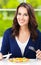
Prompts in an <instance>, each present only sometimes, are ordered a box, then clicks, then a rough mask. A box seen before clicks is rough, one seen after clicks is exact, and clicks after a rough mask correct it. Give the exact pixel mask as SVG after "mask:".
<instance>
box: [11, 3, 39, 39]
mask: <svg viewBox="0 0 41 65" xmlns="http://www.w3.org/2000/svg"><path fill="white" fill-rule="evenodd" d="M19 7H25V8H26V9H27V12H28V15H29V23H28V28H29V30H30V33H31V38H32V39H33V40H35V39H36V38H37V36H38V34H37V32H36V30H37V27H38V24H37V22H36V18H35V13H34V10H33V7H32V6H31V5H30V4H29V3H24V2H23V3H21V4H20V5H19V6H18V7H17V10H16V14H15V17H14V20H13V26H12V36H13V37H15V36H18V35H19V29H20V26H19V24H18V22H17V14H18V9H19Z"/></svg>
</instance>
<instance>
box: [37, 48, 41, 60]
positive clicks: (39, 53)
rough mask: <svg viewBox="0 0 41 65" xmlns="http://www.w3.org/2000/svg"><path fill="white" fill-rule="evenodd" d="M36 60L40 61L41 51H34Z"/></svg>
mask: <svg viewBox="0 0 41 65" xmlns="http://www.w3.org/2000/svg"><path fill="white" fill-rule="evenodd" d="M36 58H37V59H40V60H41V51H40V50H39V49H38V50H37V51H36Z"/></svg>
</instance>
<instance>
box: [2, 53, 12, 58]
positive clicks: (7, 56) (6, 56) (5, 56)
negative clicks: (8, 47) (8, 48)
mask: <svg viewBox="0 0 41 65" xmlns="http://www.w3.org/2000/svg"><path fill="white" fill-rule="evenodd" d="M11 55H12V54H11V53H10V54H7V55H3V58H5V59H9V57H10V56H11Z"/></svg>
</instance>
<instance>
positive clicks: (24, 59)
mask: <svg viewBox="0 0 41 65" xmlns="http://www.w3.org/2000/svg"><path fill="white" fill-rule="evenodd" d="M8 61H9V62H16V63H17V62H28V61H29V59H28V58H10V59H8Z"/></svg>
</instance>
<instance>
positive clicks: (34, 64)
mask: <svg viewBox="0 0 41 65" xmlns="http://www.w3.org/2000/svg"><path fill="white" fill-rule="evenodd" d="M0 65H41V60H37V59H30V60H29V61H28V62H20V63H15V62H14V63H12V62H9V61H7V60H2V61H0Z"/></svg>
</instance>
